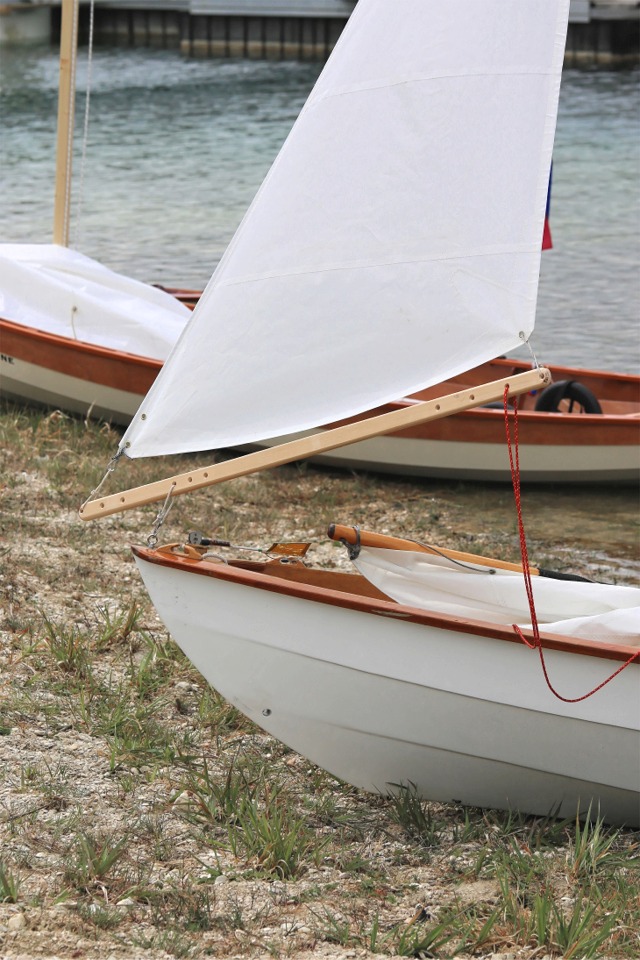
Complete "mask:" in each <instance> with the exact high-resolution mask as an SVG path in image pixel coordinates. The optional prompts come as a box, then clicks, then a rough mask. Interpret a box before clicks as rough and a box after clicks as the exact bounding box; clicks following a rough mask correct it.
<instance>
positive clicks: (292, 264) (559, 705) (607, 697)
mask: <svg viewBox="0 0 640 960" xmlns="http://www.w3.org/2000/svg"><path fill="white" fill-rule="evenodd" d="M568 6H569V2H568V0H530V2H521V3H518V4H512V3H504V2H503V0H448V2H447V3H446V4H444V3H441V2H439V0H403V2H402V3H401V4H398V2H397V0H360V2H359V4H358V6H357V8H356V10H355V12H354V14H353V16H352V18H351V20H350V21H349V23H348V25H347V28H346V30H345V31H344V33H343V35H342V37H341V38H340V41H339V43H338V44H337V46H336V48H335V51H334V53H333V55H332V56H331V58H330V60H329V61H328V63H327V65H326V68H325V70H324V71H323V73H322V75H321V77H320V78H319V80H318V82H317V84H316V86H315V88H314V90H313V91H312V93H311V95H310V97H309V99H308V101H307V104H306V105H305V107H304V109H303V111H302V113H301V115H300V117H299V119H298V121H297V122H296V124H295V126H294V128H293V130H292V132H291V134H290V136H289V138H288V140H287V141H286V143H285V145H284V147H283V149H282V151H281V153H280V154H279V156H278V158H277V160H276V162H275V163H274V165H273V167H272V169H271V171H270V173H269V175H268V176H267V178H266V180H265V182H264V184H263V186H262V188H261V190H260V191H259V192H258V194H257V196H256V198H255V200H254V203H253V204H252V206H251V207H250V209H249V211H248V213H247V215H246V217H245V219H244V221H243V223H242V224H241V226H240V228H239V230H238V232H237V234H236V236H235V238H234V240H233V241H232V243H231V245H230V247H229V249H228V251H227V252H226V254H225V256H224V258H223V260H222V261H221V263H220V264H219V266H218V268H217V270H216V272H215V273H214V276H213V277H212V280H211V282H210V284H209V286H208V288H207V290H206V291H205V293H204V295H203V297H202V298H201V300H200V302H199V304H198V306H197V307H196V310H195V311H194V314H193V317H192V319H191V321H190V323H189V325H188V327H187V329H186V331H185V333H184V334H183V335H182V337H181V339H180V340H179V342H178V344H177V345H176V347H175V348H174V350H173V352H172V354H171V356H170V358H169V360H168V361H167V363H166V364H165V366H164V367H163V370H162V372H161V374H160V375H159V377H158V378H157V380H156V381H155V383H154V385H153V387H152V388H151V390H150V391H149V393H148V395H147V397H146V399H145V400H144V402H143V403H142V406H141V407H140V410H139V411H138V413H137V414H136V416H135V418H134V420H133V422H132V424H131V426H130V427H129V429H128V430H127V432H126V434H125V436H124V438H123V441H122V445H121V447H120V450H119V455H125V456H131V457H136V456H155V455H160V454H167V453H179V452H185V451H196V450H207V449H213V448H216V447H228V446H238V445H240V444H247V443H256V442H260V441H262V440H265V439H266V438H272V437H276V436H282V435H286V434H294V433H302V432H305V431H308V430H310V429H311V428H313V427H317V426H319V425H321V424H323V423H328V422H331V421H337V420H342V419H345V418H348V417H351V416H355V415H357V414H359V413H361V412H362V411H364V410H368V409H372V408H375V407H377V406H380V405H381V404H384V403H387V402H389V401H391V400H393V399H394V398H395V397H398V396H402V395H405V394H409V393H412V392H415V391H417V390H422V389H425V388H426V387H428V386H430V385H432V384H435V383H440V382H442V381H444V380H447V379H450V378H453V377H455V376H456V374H458V373H460V372H461V371H463V370H465V369H468V368H469V367H471V366H473V365H477V364H481V363H483V362H485V361H487V360H489V359H491V358H492V357H494V356H496V354H499V353H502V352H505V351H508V350H511V349H513V348H514V347H516V346H517V345H518V344H519V343H521V342H522V341H523V340H528V338H529V336H530V334H531V332H532V329H533V326H534V318H535V306H536V295H537V283H538V272H539V260H540V238H541V235H542V229H543V220H544V210H545V201H546V191H547V183H548V175H549V165H550V161H551V151H552V144H553V135H554V129H555V121H556V112H557V102H558V92H559V85H560V75H561V69H562V61H563V53H564V42H565V35H566V25H567V18H568ZM546 382H548V372H547V371H545V370H544V369H538V368H536V369H533V370H531V371H529V372H527V373H522V374H519V375H517V376H512V377H507V378H505V379H504V380H502V381H498V382H495V383H490V384H485V385H481V386H477V387H473V388H472V389H470V390H466V391H460V392H458V393H456V394H453V395H451V396H448V397H438V398H435V399H432V400H427V401H425V402H423V403H419V404H415V405H410V406H409V407H408V408H406V409H403V410H400V411H394V412H392V413H390V414H385V415H383V416H380V417H376V418H374V419H373V420H369V421H366V422H365V423H358V422H356V423H349V424H346V425H343V426H341V427H338V428H336V429H334V430H331V431H322V432H321V433H320V434H314V435H312V436H310V437H309V436H305V437H302V438H301V439H298V440H295V441H292V442H290V443H288V444H285V445H284V446H280V447H277V448H274V449H270V450H261V451H259V452H257V453H253V454H249V455H247V456H246V457H242V458H239V459H238V460H234V461H231V462H224V463H218V464H214V465H212V466H207V467H203V468H200V469H198V470H194V471H191V472H190V473H188V474H183V475H178V476H176V477H172V478H169V479H168V480H162V481H158V482H157V483H154V484H150V485H148V486H147V487H143V488H139V489H137V490H132V491H124V492H121V493H116V494H111V495H109V496H105V497H96V498H95V499H94V500H91V501H90V502H88V503H86V504H85V505H84V506H83V507H82V509H81V515H82V516H83V518H84V519H92V518H95V517H100V516H107V515H109V514H112V513H115V512H118V511H120V510H126V509H130V508H132V507H135V506H137V505H140V504H144V503H150V502H154V501H165V502H166V504H168V503H169V501H170V498H171V497H174V496H177V495H179V494H181V493H185V492H187V491H191V490H195V489H197V488H199V487H202V486H205V485H208V484H210V483H215V482H219V481H220V480H226V479H230V478H232V477H234V476H240V475H242V474H243V473H248V472H252V471H254V470H258V469H264V468H267V467H269V466H271V465H275V464H278V463H284V462H287V461H290V460H294V459H299V458H301V457H303V456H310V455H317V454H318V453H322V452H323V451H326V450H330V449H332V448H338V447H341V446H344V445H346V444H349V443H352V442H354V441H355V440H360V439H363V438H366V437H370V436H376V435H380V434H385V433H389V432H392V431H395V430H398V429H404V428H407V427H410V426H412V425H414V424H416V423H420V422H426V421H428V420H430V419H434V418H440V417H444V416H447V415H449V414H450V413H452V412H454V411H457V410H461V409H468V408H470V407H473V406H477V405H478V404H482V403H488V402H491V401H494V400H499V399H501V398H503V395H505V388H506V393H510V394H514V393H515V394H517V393H522V392H524V391H527V390H531V389H535V388H540V387H541V386H543V385H544V384H545V383H546ZM162 516H163V510H161V513H160V514H159V518H158V521H157V524H156V527H157V525H158V523H159V522H160V520H161V518H162ZM331 534H332V535H333V536H334V537H336V538H338V539H340V540H344V541H345V542H347V543H348V545H349V549H350V551H351V552H352V557H353V559H354V562H355V564H356V566H357V567H358V571H359V572H356V573H336V572H335V571H323V570H318V569H314V568H313V567H312V566H308V565H307V564H306V561H305V559H304V555H305V547H299V546H295V545H280V546H278V547H274V548H273V549H272V550H271V551H270V556H269V559H267V560H265V561H259V562H248V561H246V560H233V559H229V558H228V556H227V555H226V553H225V547H224V545H222V544H220V543H219V542H218V541H216V540H206V539H202V538H200V539H197V540H196V542H192V543H185V544H173V545H169V546H166V547H161V548H159V549H156V548H155V546H154V545H153V544H154V543H155V540H156V532H155V529H154V534H153V535H152V538H150V540H151V544H152V545H151V546H149V547H147V548H135V549H134V553H135V556H136V560H137V563H138V566H139V568H140V571H141V574H142V577H143V579H144V581H145V583H146V585H147V588H148V590H149V593H150V596H151V598H152V600H153V602H154V604H155V606H156V608H157V610H158V612H159V614H160V616H161V617H162V618H163V620H164V622H165V624H166V625H167V627H168V629H169V630H170V632H171V634H172V635H173V637H174V639H175V640H176V642H177V643H178V644H179V645H180V646H181V647H182V649H183V650H184V651H185V653H186V654H187V656H188V657H189V658H190V659H191V660H192V661H193V663H194V664H195V665H196V667H197V668H198V669H199V670H200V671H201V672H202V673H203V675H204V676H205V677H206V678H207V680H208V681H209V682H210V683H211V684H212V685H213V686H215V687H216V688H217V689H218V690H219V691H220V693H222V694H223V695H224V696H225V697H226V698H227V699H228V700H230V701H231V702H232V703H234V704H235V705H236V706H237V707H238V708H239V709H240V710H241V711H242V712H244V713H245V714H246V715H247V716H249V717H250V718H251V719H253V720H254V721H255V722H256V723H258V724H260V725H261V726H262V727H263V728H264V729H265V730H267V731H268V732H269V733H271V734H273V735H274V736H276V737H278V738H280V739H281V740H283V741H284V742H285V743H287V744H288V745H289V746H291V747H292V748H293V749H295V750H297V751H299V752H301V753H302V754H304V755H305V756H307V757H308V758H310V759H311V760H312V761H314V762H316V763H318V764H320V765H321V766H323V767H325V768H326V769H327V770H329V771H330V772H332V773H334V774H335V775H337V776H339V777H342V778H343V779H345V780H347V781H349V782H350V783H352V784H355V785H357V786H359V787H363V788H365V789H367V790H377V791H382V792H386V791H388V790H391V789H393V787H394V785H396V786H397V785H398V784H407V783H413V784H415V786H416V788H417V790H418V791H419V793H420V794H421V795H422V796H424V797H428V798H433V799H437V800H443V801H451V800H456V801H461V802H463V803H467V804H474V805H481V806H485V805H486V806H492V807H500V808H509V807H512V808H517V809H519V810H522V811H524V812H528V813H537V814H547V813H549V812H550V811H552V810H553V811H556V812H557V813H558V814H560V815H574V814H575V813H576V810H578V811H580V812H586V811H587V810H588V809H589V808H590V807H591V809H592V811H596V810H598V811H599V812H600V813H601V814H602V815H603V816H604V817H605V818H606V819H608V820H609V821H611V822H615V823H629V824H637V823H638V821H639V819H640V818H639V811H640V802H639V801H640V709H639V706H638V702H639V696H638V695H639V694H640V664H639V663H638V654H639V653H640V650H639V649H638V636H637V633H638V631H637V624H638V611H639V609H640V590H637V589H635V588H631V587H611V586H606V585H602V584H592V583H588V582H571V581H564V580H563V581H561V580H554V579H550V578H548V577H545V576H544V571H532V573H533V576H532V578H531V590H532V591H533V595H534V598H537V603H538V607H539V609H538V614H537V618H538V621H539V623H540V629H539V631H538V628H537V627H536V621H535V619H534V618H533V610H532V607H531V604H530V601H529V592H530V591H529V590H528V589H527V588H526V585H525V582H524V581H523V579H522V570H521V569H520V568H515V567H513V566H510V565H505V564H502V563H500V562H499V561H494V560H488V559H485V558H481V557H473V556H465V555H460V554H452V553H451V552H448V551H441V550H437V551H434V550H433V549H428V550H427V551H426V552H425V550H424V549H423V548H422V547H421V546H420V545H416V544H413V543H407V542H397V541H393V540H390V539H389V538H381V539H380V538H376V537H375V536H372V535H369V534H365V533H363V532H362V531H358V530H353V529H351V530H349V529H348V528H337V527H335V526H332V528H331ZM525 569H526V564H525ZM512 623H514V624H516V625H518V626H519V630H520V633H519V634H518V633H517V632H516V631H514V629H513V627H512V625H511V624H512ZM523 639H524V640H525V641H527V642H528V643H529V644H531V645H532V646H534V647H536V648H537V653H536V652H535V651H532V650H530V649H528V648H527V645H526V643H524V642H523ZM538 657H540V659H542V660H543V662H544V665H545V669H546V671H547V676H546V677H545V674H544V672H543V671H542V670H541V669H540V664H539V662H538ZM613 674H616V676H615V677H613V679H612V680H611V682H605V681H607V680H608V678H609V677H611V676H612V675H613ZM547 679H548V680H549V682H547ZM551 687H554V688H555V689H556V690H557V691H558V692H559V693H560V694H561V696H562V697H563V698H564V699H562V698H559V697H558V696H556V695H555V694H554V692H553V691H552V689H551ZM596 688H600V689H598V690H597V692H595V693H594V694H593V696H586V697H585V696H584V695H585V694H587V693H589V692H591V691H592V690H595V689H596Z"/></svg>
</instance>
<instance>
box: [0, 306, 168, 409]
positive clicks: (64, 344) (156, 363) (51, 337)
mask: <svg viewBox="0 0 640 960" xmlns="http://www.w3.org/2000/svg"><path fill="white" fill-rule="evenodd" d="M5 327H6V328H7V332H8V333H10V334H13V335H14V336H18V337H22V338H23V339H24V340H27V341H29V340H34V341H37V342H38V343H43V344H46V345H47V346H50V347H55V348H58V349H59V348H64V349H65V350H69V349H72V350H76V351H77V352H78V353H83V354H93V355H95V356H98V357H100V359H103V360H111V361H114V362H115V361H118V362H121V361H125V362H126V363H132V364H135V365H136V366H140V367H144V368H146V369H147V370H152V371H154V372H155V373H156V374H157V373H159V372H160V368H161V367H162V364H163V361H162V360H156V359H154V358H153V357H143V356H142V355H141V354H139V353H129V352H128V351H126V350H117V349H115V348H114V347H103V346H100V344H97V343H89V342H88V341H87V340H75V339H73V337H65V336H63V335H62V334H59V333H50V332H49V331H47V330H38V329H37V328H36V327H29V326H23V325H22V324H21V323H16V322H15V321H13V320H7V319H6V318H5V317H0V330H2V329H3V328H5ZM2 352H3V353H9V355H10V356H11V355H12V354H11V353H10V352H9V351H6V350H5V349H4V348H3V350H2ZM16 359H18V360H22V361H23V362H24V363H33V360H26V359H25V358H24V357H16ZM36 365H40V366H46V364H44V363H41V364H40V363H39V364H36ZM47 369H51V370H55V371H57V372H60V373H64V372H65V371H63V370H59V368H58V366H56V365H54V364H50V365H49V366H48V367H47ZM142 395H143V394H141V396H142Z"/></svg>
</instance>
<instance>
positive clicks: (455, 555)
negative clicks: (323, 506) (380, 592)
mask: <svg viewBox="0 0 640 960" xmlns="http://www.w3.org/2000/svg"><path fill="white" fill-rule="evenodd" d="M327 536H328V537H329V539H330V540H337V541H339V542H342V541H344V542H346V543H349V544H353V545H354V546H355V545H356V544H357V543H360V544H361V545H362V546H363V547H382V548H383V549H385V550H412V551H413V552H414V553H429V554H432V555H433V556H436V557H446V558H447V559H448V560H455V561H458V562H460V563H475V564H477V565H478V566H482V567H497V568H499V569H500V570H513V572H514V573H522V565H521V564H519V563H508V562H507V561H506V560H492V559H490V558H489V557H480V556H477V555H476V554H474V553H461V552H460V551H459V550H447V549H445V548H444V547H443V548H441V547H438V548H435V547H430V546H428V545H427V544H423V543H416V541H415V540H403V539H402V538H401V537H388V536H385V534H384V533H372V532H371V531H370V530H360V529H358V528H356V527H347V526H344V525H343V524H340V523H332V524H330V525H329V529H328V531H327ZM530 572H531V574H532V575H533V576H538V574H539V571H538V570H537V569H536V568H535V567H531V568H530Z"/></svg>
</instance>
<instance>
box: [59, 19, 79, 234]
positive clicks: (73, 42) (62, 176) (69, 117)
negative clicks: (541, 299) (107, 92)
mask: <svg viewBox="0 0 640 960" xmlns="http://www.w3.org/2000/svg"><path fill="white" fill-rule="evenodd" d="M78 7H79V0H62V24H61V28H60V81H59V88H58V137H57V147H56V186H55V202H54V208H53V242H54V243H59V244H61V245H62V246H64V247H68V246H69V226H70V207H71V165H72V155H73V122H74V116H75V97H76V53H77V49H78Z"/></svg>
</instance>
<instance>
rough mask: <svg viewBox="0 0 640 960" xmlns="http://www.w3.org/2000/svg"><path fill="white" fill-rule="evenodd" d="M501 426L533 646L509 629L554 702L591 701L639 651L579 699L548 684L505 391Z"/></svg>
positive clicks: (516, 453) (515, 411) (515, 430)
mask: <svg viewBox="0 0 640 960" xmlns="http://www.w3.org/2000/svg"><path fill="white" fill-rule="evenodd" d="M503 399H504V422H505V430H506V434H507V449H508V451H509V465H510V467H511V481H512V484H513V493H514V498H515V503H516V513H517V516H518V533H519V537H520V555H521V557H522V571H523V575H524V585H525V590H526V593H527V599H528V601H529V612H530V614H531V628H532V630H533V643H530V642H529V641H528V640H527V638H526V637H525V636H524V634H523V632H522V630H521V629H520V627H519V626H518V625H517V624H516V623H513V624H512V627H513V629H514V631H515V633H516V635H517V636H518V637H520V639H521V640H522V642H523V643H524V644H526V646H527V647H529V649H530V650H535V649H537V651H538V654H539V656H540V664H541V666H542V672H543V674H544V679H545V681H546V683H547V686H548V687H549V690H551V693H552V694H553V695H554V697H557V698H558V700H562V701H563V703H580V701H581V700H587V699H588V698H589V697H592V696H593V694H594V693H597V692H598V690H602V688H603V687H605V686H606V685H607V684H608V683H610V682H611V681H612V680H613V679H614V677H617V676H618V674H619V673H622V671H623V670H624V669H625V668H626V667H628V666H629V664H630V663H633V661H634V660H637V659H638V657H640V650H637V651H636V652H635V653H634V654H632V655H631V656H630V657H629V659H628V660H627V661H626V662H625V663H623V664H622V666H620V667H618V669H617V670H616V671H615V672H614V673H612V674H611V676H609V677H607V679H606V680H603V681H602V683H599V684H598V686H597V687H594V688H593V690H590V691H589V692H588V693H585V694H583V695H582V696H581V697H563V696H562V694H560V693H558V691H557V690H556V689H555V688H554V686H553V684H552V683H551V680H550V679H549V674H548V672H547V665H546V663H545V659H544V651H543V649H542V641H541V639H540V629H539V626H538V617H537V614H536V605H535V600H534V596H533V584H532V581H531V568H530V566H529V555H528V550H527V539H526V536H525V532H524V523H523V520H522V502H521V495H520V452H519V446H518V398H517V397H514V398H513V439H512V437H511V426H510V422H509V406H508V399H509V391H508V388H507V387H505V391H504V398H503Z"/></svg>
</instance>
